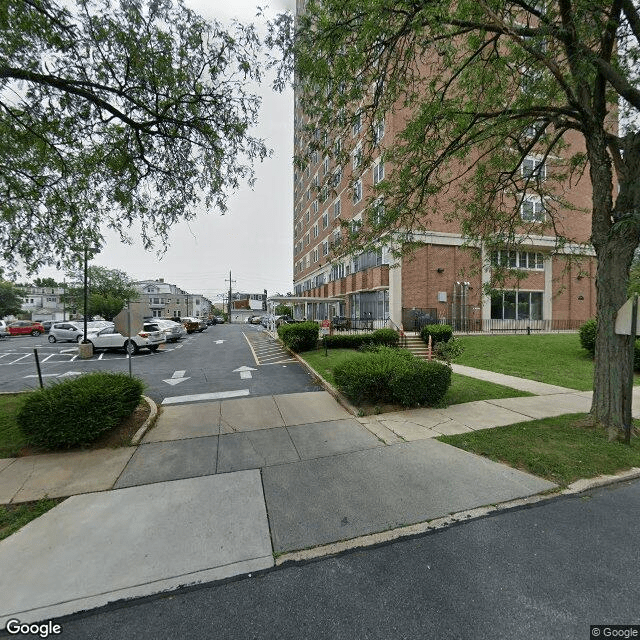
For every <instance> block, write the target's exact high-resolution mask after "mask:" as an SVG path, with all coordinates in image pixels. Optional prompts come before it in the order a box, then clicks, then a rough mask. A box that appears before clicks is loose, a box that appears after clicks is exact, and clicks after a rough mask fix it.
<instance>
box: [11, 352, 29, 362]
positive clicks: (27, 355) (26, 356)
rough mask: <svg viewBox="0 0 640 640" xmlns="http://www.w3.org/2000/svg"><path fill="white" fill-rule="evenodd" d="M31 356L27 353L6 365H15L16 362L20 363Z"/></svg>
mask: <svg viewBox="0 0 640 640" xmlns="http://www.w3.org/2000/svg"><path fill="white" fill-rule="evenodd" d="M30 355H31V354H30V353H27V354H25V355H24V356H22V357H20V358H18V359H17V360H12V361H11V362H7V364H15V363H16V362H20V360H24V359H25V358H28V357H29V356H30Z"/></svg>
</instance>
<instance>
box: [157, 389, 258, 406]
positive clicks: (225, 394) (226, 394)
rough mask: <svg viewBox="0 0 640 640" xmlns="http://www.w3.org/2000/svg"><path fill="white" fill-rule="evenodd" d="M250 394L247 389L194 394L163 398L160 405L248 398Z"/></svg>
mask: <svg viewBox="0 0 640 640" xmlns="http://www.w3.org/2000/svg"><path fill="white" fill-rule="evenodd" d="M250 393H251V392H250V391H249V389H240V390H239V391H219V392H217V393H195V394H192V395H188V396H170V397H168V398H165V399H164V400H163V401H162V404H180V403H183V402H199V401H201V400H225V399H227V398H239V397H240V396H248V395H249V394H250Z"/></svg>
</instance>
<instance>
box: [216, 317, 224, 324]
mask: <svg viewBox="0 0 640 640" xmlns="http://www.w3.org/2000/svg"><path fill="white" fill-rule="evenodd" d="M215 318H216V324H224V316H215Z"/></svg>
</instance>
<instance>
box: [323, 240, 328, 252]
mask: <svg viewBox="0 0 640 640" xmlns="http://www.w3.org/2000/svg"><path fill="white" fill-rule="evenodd" d="M328 253H329V241H328V240H325V241H324V242H323V243H322V255H323V256H326V255H328Z"/></svg>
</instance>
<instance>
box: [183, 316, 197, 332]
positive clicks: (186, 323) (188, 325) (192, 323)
mask: <svg viewBox="0 0 640 640" xmlns="http://www.w3.org/2000/svg"><path fill="white" fill-rule="evenodd" d="M180 322H182V326H183V327H184V328H185V329H186V330H187V333H194V332H195V331H200V322H199V321H198V320H197V319H196V318H189V317H185V318H181V319H180Z"/></svg>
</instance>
